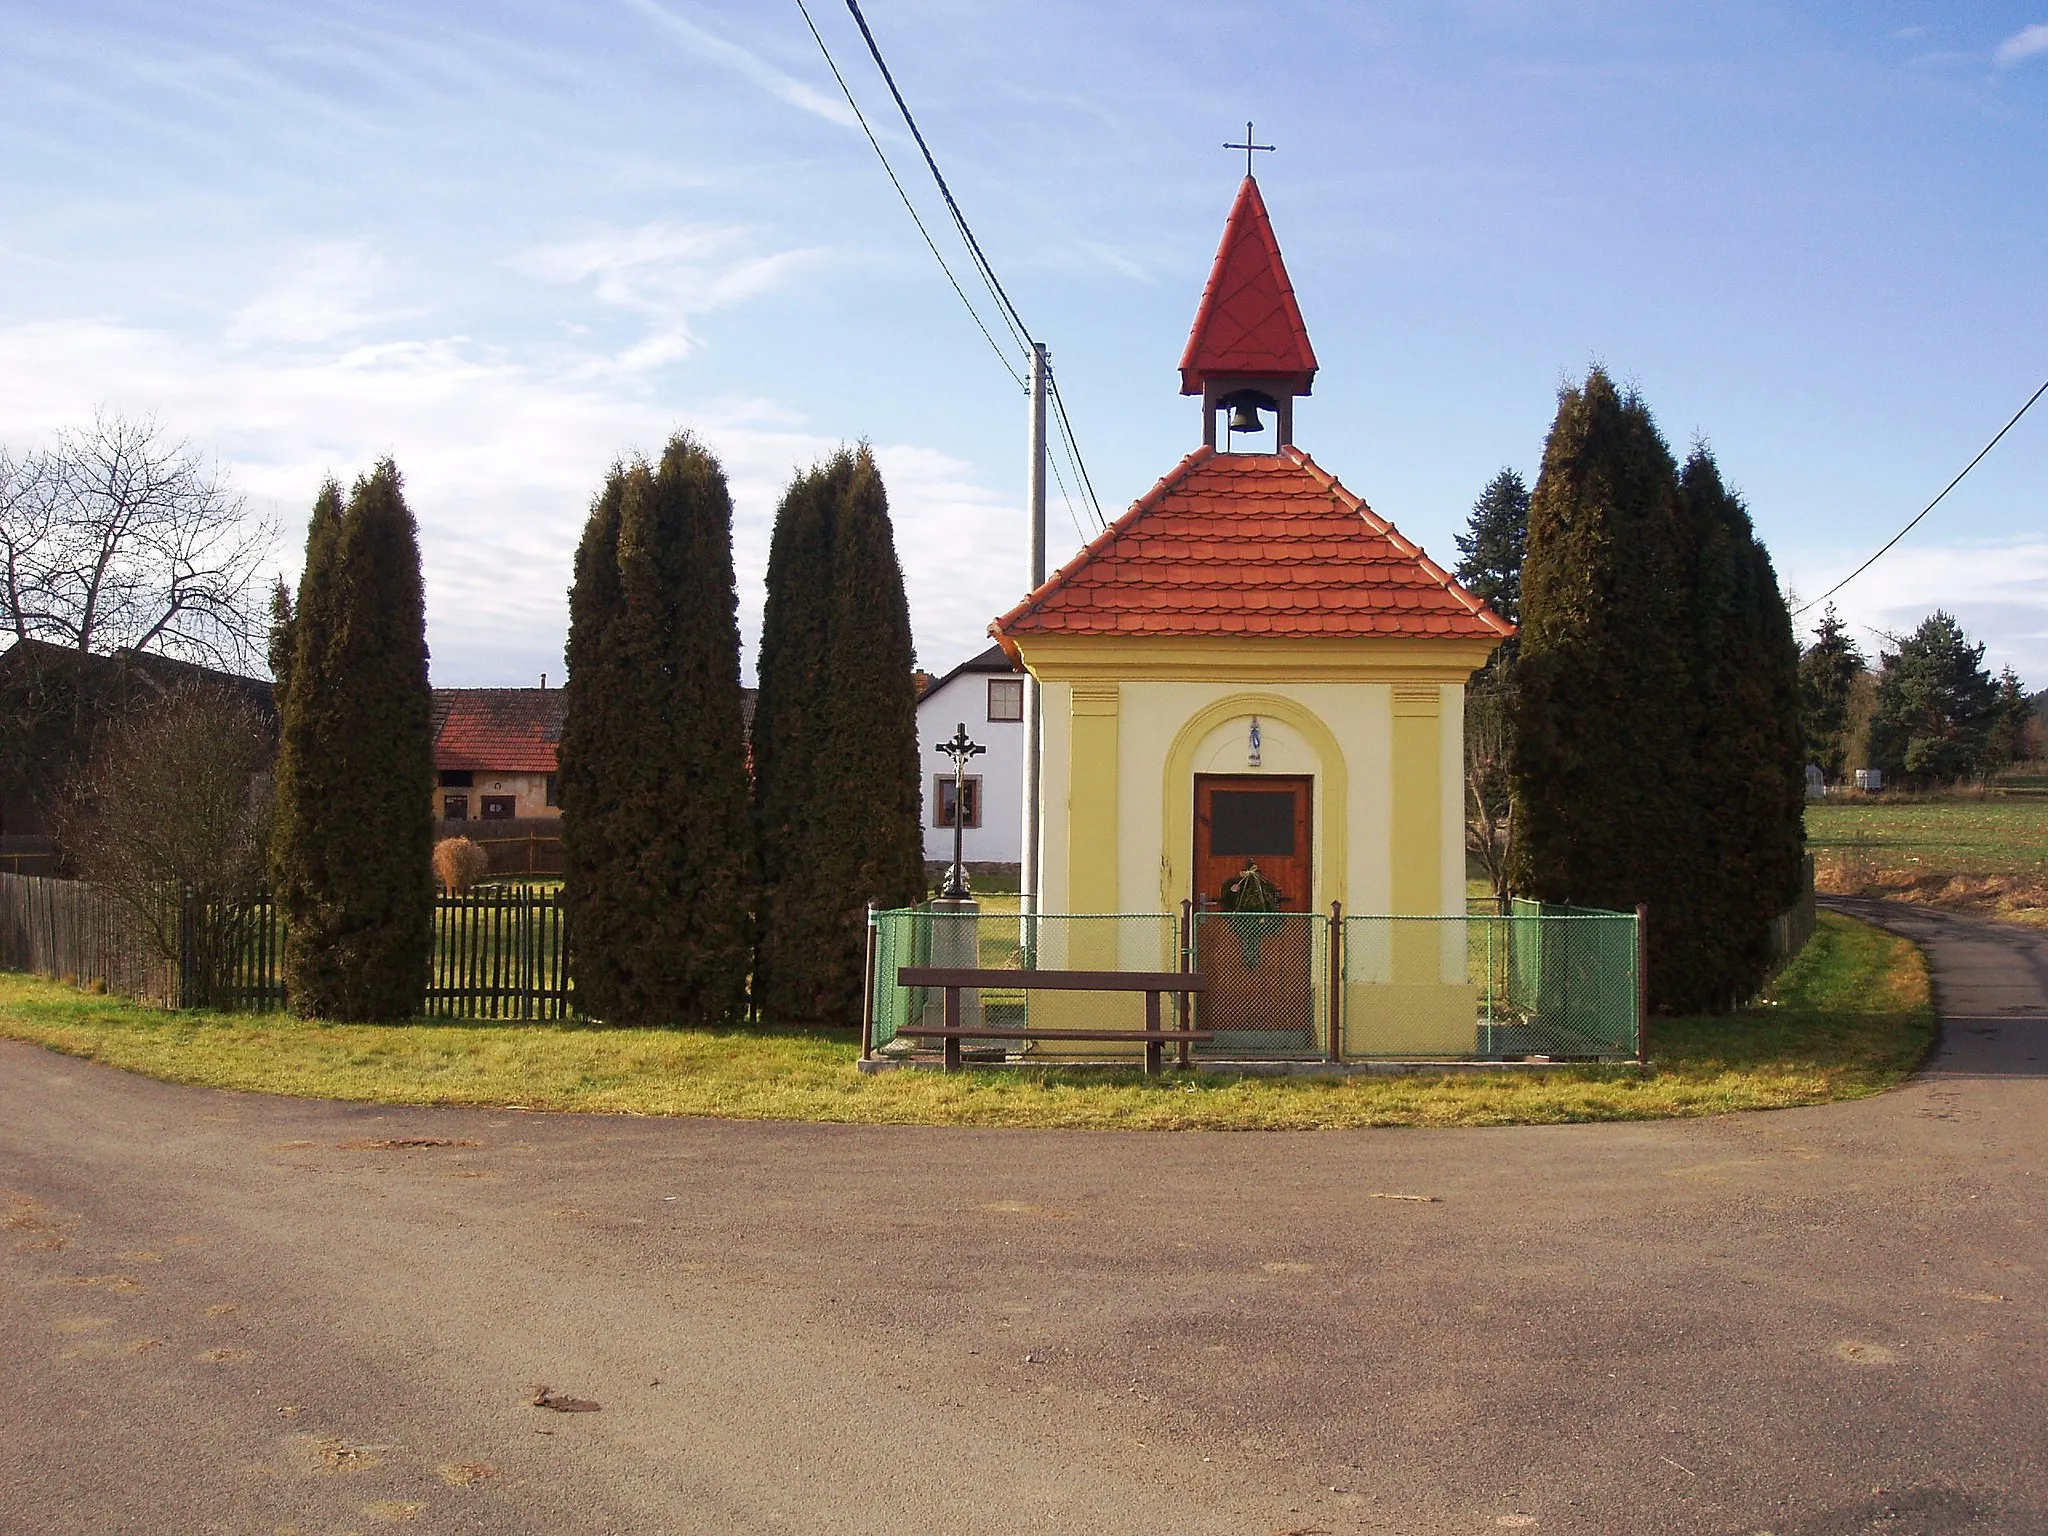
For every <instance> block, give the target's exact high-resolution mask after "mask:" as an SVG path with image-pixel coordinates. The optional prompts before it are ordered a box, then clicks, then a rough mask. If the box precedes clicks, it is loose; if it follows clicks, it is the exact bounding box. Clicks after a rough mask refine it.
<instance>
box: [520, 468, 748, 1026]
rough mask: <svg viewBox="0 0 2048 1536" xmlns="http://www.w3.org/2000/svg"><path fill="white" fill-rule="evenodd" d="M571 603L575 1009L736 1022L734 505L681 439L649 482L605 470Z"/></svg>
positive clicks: (743, 828)
mask: <svg viewBox="0 0 2048 1536" xmlns="http://www.w3.org/2000/svg"><path fill="white" fill-rule="evenodd" d="M570 604H571V607H570V646H569V668H570V670H569V684H568V686H569V690H570V691H569V698H568V710H569V719H568V720H567V721H566V722H565V724H564V731H563V741H562V751H561V769H560V772H561V775H562V777H561V779H560V780H559V784H560V788H561V792H562V797H563V807H562V810H563V816H564V819H565V822H566V823H569V825H565V827H564V829H563V831H564V839H565V842H567V843H568V844H569V847H568V849H567V850H566V851H567V854H568V857H569V860H570V862H569V865H568V878H567V880H566V882H565V895H566V899H567V902H568V906H569V922H570V925H571V934H572V942H573V944H574V954H575V957H576V958H575V974H576V986H577V1002H578V1006H579V1007H580V1008H581V1009H582V1010H583V1011H584V1012H586V1013H588V1014H590V1015H592V1016H594V1017H597V1018H602V1019H606V1020H609V1021H611V1022H615V1023H633V1024H689V1025H707V1024H721V1023H728V1022H731V1021H734V1020H736V1019H738V1018H739V1017H740V1016H741V1015H742V1014H743V1012H744V1010H745V1004H746V986H747V969H748V964H749V962H750V960H751V956H752V947H753V946H752V911H753V901H754V894H755V893H754V879H753V871H754V850H753V838H752V835H751V828H750V825H749V817H748V807H747V780H746V744H745V738H744V732H743V728H742V724H741V714H740V675H739V620H738V603H737V598H736V594H735V589H734V581H733V560H732V501H731V498H730V496H729V495H728V493H727V490H726V483H725V474H724V471H723V470H722V469H721V468H720V467H719V464H718V461H717V460H716V459H715V458H713V457H712V456H711V454H710V453H709V452H708V451H706V450H705V449H704V447H703V446H702V445H701V444H699V443H697V442H696V441H695V440H694V439H693V438H691V437H690V436H689V435H688V434H687V433H678V434H677V435H676V436H675V437H674V438H672V439H671V440H670V441H669V444H668V446H667V448H666V449H665V450H664V451H663V453H662V456H661V462H660V464H659V465H658V466H655V467H653V468H652V469H650V468H649V467H648V466H647V465H645V464H636V465H633V466H631V467H630V468H627V469H625V470H624V471H623V472H621V471H614V473H613V475H612V477H611V478H610V480H608V482H607V484H606V487H605V489H604V491H603V492H601V493H600V495H599V497H598V500H597V503H596V505H595V506H594V507H593V509H592V512H591V517H590V522H589V524H588V526H587V527H586V529H585V533H584V539H583V545H582V547H581V548H580V549H579V550H578V553H577V566H576V585H575V587H574V588H573V589H572V591H571V594H570Z"/></svg>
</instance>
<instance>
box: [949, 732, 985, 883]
mask: <svg viewBox="0 0 2048 1536" xmlns="http://www.w3.org/2000/svg"><path fill="white" fill-rule="evenodd" d="M938 750H939V751H941V752H943V753H945V754H946V756H948V757H950V758H951V759H953V867H952V868H951V869H949V870H947V871H946V885H945V889H943V890H942V891H940V892H939V896H940V898H941V899H942V900H945V901H965V900H967V898H968V890H967V866H966V865H964V864H962V863H961V862H960V837H961V833H962V832H963V830H964V829H965V828H966V826H967V760H968V759H969V758H972V757H979V756H981V754H982V753H984V752H986V751H987V750H988V748H987V747H984V746H981V745H979V744H977V743H975V742H973V741H970V740H969V739H968V737H967V722H966V721H965V720H963V721H961V722H960V723H959V724H958V725H956V726H954V727H953V739H952V740H951V741H942V742H940V743H939V745H938Z"/></svg>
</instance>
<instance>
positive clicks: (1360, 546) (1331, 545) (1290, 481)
mask: <svg viewBox="0 0 2048 1536" xmlns="http://www.w3.org/2000/svg"><path fill="white" fill-rule="evenodd" d="M989 630H990V633H991V634H994V635H996V636H997V637H998V638H999V639H1001V640H1002V641H1003V642H1004V644H1005V647H1006V648H1007V647H1008V645H1009V643H1010V642H1011V640H1012V639H1013V638H1014V637H1017V636H1023V635H1047V634H1069V635H1150V636H1157V637H1161V638H1187V637H1192V636H1199V635H1271V636H1274V637H1275V638H1288V639H1307V638H1318V639H1321V638H1346V637H1360V636H1422V637H1432V638H1443V639H1459V638H1469V639H1485V640H1497V639H1500V638H1502V637H1503V636H1506V635H1511V634H1513V633H1514V626H1513V625H1511V624H1509V623H1508V622H1507V620H1505V619H1503V618H1501V617H1500V616H1499V615H1498V614H1496V613H1494V612H1493V610H1492V609H1490V608H1488V607H1487V606H1486V605H1485V604H1484V603H1482V602H1481V601H1480V600H1479V599H1478V598H1476V597H1474V596H1473V595H1472V594H1471V593H1469V592H1467V591H1466V590H1465V589H1464V588H1463V587H1461V586H1459V585H1458V583H1457V582H1456V581H1455V580H1453V579H1452V577H1451V575H1450V574H1449V573H1448V572H1447V571H1445V570H1444V569H1443V568H1442V567H1441V566H1439V565H1437V564H1436V562H1435V561H1433V560H1431V559H1430V558H1429V557H1428V556H1427V555H1425V554H1424V553H1423V552H1422V551H1421V549H1420V548H1418V547H1417V546H1416V545H1414V544H1411V543H1409V542H1408V541H1407V540H1406V539H1404V538H1402V537H1401V534H1400V532H1399V531H1398V530H1397V529H1396V528H1395V527H1394V525H1393V524H1392V523H1389V522H1388V521H1387V520H1386V519H1385V518H1382V517H1380V516H1378V515H1377V514H1376V513H1375V512H1374V511H1373V510H1372V508H1370V507H1368V506H1367V505H1366V504H1365V503H1364V502H1363V501H1361V500H1359V499H1358V497H1356V496H1354V495H1352V494H1351V492H1349V491H1347V490H1345V489H1344V487H1343V486H1341V485H1339V484H1338V483H1337V481H1336V479H1335V477H1334V476H1332V475H1330V474H1328V473H1326V472H1325V471H1324V470H1322V469H1320V468H1318V467H1317V465H1316V464H1315V462H1314V461H1313V460H1312V459H1310V458H1309V456H1308V455H1307V454H1305V453H1303V452H1302V451H1301V450H1300V449H1299V448H1295V447H1292V446H1290V447H1287V448H1283V449H1282V450H1281V451H1280V452H1278V453H1272V454H1265V453H1260V454H1253V453H1218V452H1216V451H1215V450H1214V449H1213V448H1198V449H1196V450H1195V451H1194V452H1193V453H1191V454H1189V455H1188V456H1187V457H1186V458H1185V459H1183V460H1181V462H1180V464H1179V465H1178V466H1177V467H1176V468H1175V469H1174V470H1173V472H1172V473H1171V474H1169V475H1167V476H1166V478H1165V479H1163V480H1161V481H1160V482H1159V483H1158V484H1157V485H1155V486H1154V487H1152V489H1151V490H1150V491H1148V492H1146V493H1145V495H1144V496H1143V497H1141V498H1140V499H1139V500H1138V502H1137V504H1136V505H1134V506H1133V507H1132V508H1131V510H1130V511H1128V512H1126V513H1125V514H1124V515H1123V516H1122V517H1120V518H1118V519H1117V520H1116V521H1115V522H1114V523H1111V524H1110V525H1109V527H1108V529H1107V530H1106V531H1105V532H1103V533H1102V534H1101V535H1099V536H1098V537H1097V538H1096V539H1095V541H1094V542H1093V543H1091V544H1090V545H1089V546H1088V547H1087V548H1086V549H1084V550H1082V551H1081V553H1080V554H1078V555H1076V556H1075V557H1074V558H1073V559H1072V560H1070V561H1069V562H1068V563H1067V564H1066V565H1064V566H1062V567H1060V569H1059V570H1058V571H1056V572H1055V573H1054V574H1053V576H1052V578H1051V579H1050V580H1049V581H1047V582H1046V583H1045V585H1044V586H1042V587H1040V588H1039V589H1038V590H1037V591H1036V592H1033V593H1032V594H1031V595H1030V596H1029V597H1027V598H1025V599H1024V601H1023V602H1021V603H1019V604H1018V605H1017V606H1016V607H1015V608H1012V609H1011V610H1010V611H1009V612H1008V613H1006V614H1004V615H1003V616H1002V617H1001V618H999V619H997V620H996V621H995V623H994V624H992V625H990V626H989Z"/></svg>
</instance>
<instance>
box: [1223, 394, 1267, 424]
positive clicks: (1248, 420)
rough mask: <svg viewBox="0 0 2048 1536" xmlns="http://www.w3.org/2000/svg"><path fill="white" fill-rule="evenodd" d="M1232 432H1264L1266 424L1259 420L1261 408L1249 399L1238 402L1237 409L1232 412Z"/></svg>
mask: <svg viewBox="0 0 2048 1536" xmlns="http://www.w3.org/2000/svg"><path fill="white" fill-rule="evenodd" d="M1230 430H1231V431H1232V432H1263V431H1265V430H1266V424H1265V423H1264V422H1263V421H1261V420H1259V408H1258V407H1257V406H1256V405H1253V404H1252V403H1251V401H1249V400H1241V401H1239V402H1238V405H1237V409H1236V410H1234V411H1232V412H1231V413H1230Z"/></svg>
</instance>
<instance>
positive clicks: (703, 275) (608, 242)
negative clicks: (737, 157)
mask: <svg viewBox="0 0 2048 1536" xmlns="http://www.w3.org/2000/svg"><path fill="white" fill-rule="evenodd" d="M751 244H752V236H751V235H750V233H749V232H748V231H747V230H744V229H740V228H736V227H707V226H701V225H683V224H673V223H667V222H655V223H651V224H642V225H640V226H638V227H637V228H634V229H623V230H621V229H602V230H595V231H592V232H591V233H589V234H585V235H579V236H576V237H574V238H572V239H568V240H562V241H556V242H553V243H550V244H548V245H543V246H536V247H534V248H533V249H532V250H529V251H525V252H522V253H521V254H520V255H518V256H516V257H514V258H513V259H512V262H511V265H512V267H513V268H514V270H516V271H519V272H522V273H524V274H525V275H527V276H529V277H534V278H538V279H540V280H541V281H542V282H548V283H558V284H585V283H587V284H589V285H591V291H592V293H593V295H594V296H595V297H596V299H597V300H598V302H599V303H601V304H607V305H610V306H612V307H613V308H616V309H623V310H626V311H627V312H629V313H631V314H637V315H640V316H642V317H644V318H645V319H646V321H647V322H648V333H647V335H646V336H645V337H644V338H643V339H642V340H641V341H639V342H638V343H636V344H635V345H634V346H632V347H631V348H629V349H628V350H627V351H625V352H624V353H622V354H620V355H619V356H617V357H615V358H611V359H609V360H606V362H605V364H604V365H605V366H610V367H615V368H621V369H626V370H628V371H638V372H644V371H646V370H647V369H650V368H656V367H660V366H662V365H663V364H666V363H671V362H674V361H676V360H677V359H679V358H683V357H687V356H688V355H689V354H690V353H691V351H693V350H694V349H695V346H696V338H695V336H694V335H693V334H692V332H691V330H690V324H689V322H690V319H691V317H693V316H696V315H703V314H709V313H711V312H713V311H714V310H720V309H726V308H729V307H731V306H733V305H735V304H742V303H745V302H746V301H747V300H749V299H753V298H758V297H759V296H760V295H762V294H764V293H768V292H770V291H772V290H773V289H775V288H778V287H780V286H782V284H783V283H785V282H786V281H787V280H788V279H789V278H790V277H792V276H793V275H794V274H796V273H797V272H799V271H801V270H802V269H804V268H805V267H808V266H811V265H814V264H815V263H816V262H818V261H819V260H820V259H822V258H823V256H824V255H825V252H824V250H823V249H822V248H820V247H805V248H800V249H796V250H788V251H773V252H769V253H768V254H766V255H758V254H754V253H752V252H751V251H750V250H749V247H750V246H751ZM596 361H597V360H593V364H594V365H595V364H596Z"/></svg>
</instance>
